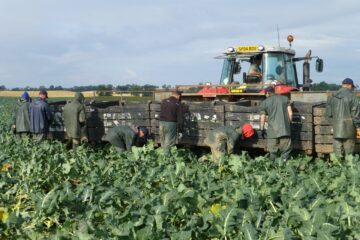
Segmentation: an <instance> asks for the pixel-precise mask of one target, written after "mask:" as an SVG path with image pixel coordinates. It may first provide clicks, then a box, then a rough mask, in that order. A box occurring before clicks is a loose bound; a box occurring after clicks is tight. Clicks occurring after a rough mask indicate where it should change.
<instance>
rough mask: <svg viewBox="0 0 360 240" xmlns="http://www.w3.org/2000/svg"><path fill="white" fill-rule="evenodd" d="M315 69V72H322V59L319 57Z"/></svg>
mask: <svg viewBox="0 0 360 240" xmlns="http://www.w3.org/2000/svg"><path fill="white" fill-rule="evenodd" d="M315 69H316V71H317V72H322V71H323V70H324V61H323V60H322V59H321V58H318V59H317V60H316V66H315Z"/></svg>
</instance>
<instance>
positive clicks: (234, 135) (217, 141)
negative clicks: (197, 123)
mask: <svg viewBox="0 0 360 240" xmlns="http://www.w3.org/2000/svg"><path fill="white" fill-rule="evenodd" d="M253 135H254V129H253V127H252V126H251V125H250V124H248V123H246V124H244V125H243V126H242V127H238V128H235V127H230V126H223V127H219V128H215V129H213V130H211V131H210V133H209V135H208V136H207V138H206V139H205V144H206V145H208V146H209V147H210V148H211V153H212V159H213V161H214V162H218V161H219V160H220V158H221V156H222V155H223V154H226V153H227V154H232V153H233V152H234V146H235V143H236V141H237V140H238V139H240V138H241V139H245V138H251V137H252V136H253Z"/></svg>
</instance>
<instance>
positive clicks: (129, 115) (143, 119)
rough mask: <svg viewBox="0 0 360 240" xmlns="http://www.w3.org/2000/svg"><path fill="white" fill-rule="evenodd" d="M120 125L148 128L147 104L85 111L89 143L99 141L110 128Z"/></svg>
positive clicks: (148, 110)
mask: <svg viewBox="0 0 360 240" xmlns="http://www.w3.org/2000/svg"><path fill="white" fill-rule="evenodd" d="M120 125H127V126H144V127H147V128H150V109H149V104H148V103H141V104H140V103H139V104H124V103H123V104H120V105H118V106H111V107H107V108H91V109H89V111H87V127H88V136H89V140H90V141H101V140H102V139H103V137H104V135H105V134H106V133H107V132H108V130H109V129H110V128H112V127H114V126H120Z"/></svg>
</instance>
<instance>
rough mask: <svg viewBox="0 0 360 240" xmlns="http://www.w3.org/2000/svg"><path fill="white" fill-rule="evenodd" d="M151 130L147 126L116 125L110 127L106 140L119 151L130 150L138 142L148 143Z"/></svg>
mask: <svg viewBox="0 0 360 240" xmlns="http://www.w3.org/2000/svg"><path fill="white" fill-rule="evenodd" d="M148 134H149V131H148V129H147V128H146V127H130V126H115V127H113V128H111V129H109V132H108V133H107V135H106V136H105V140H106V141H108V142H110V143H111V145H113V147H115V149H116V150H117V151H118V152H123V151H125V150H130V149H131V147H132V146H133V145H136V144H137V143H139V142H141V143H146V141H147V137H148Z"/></svg>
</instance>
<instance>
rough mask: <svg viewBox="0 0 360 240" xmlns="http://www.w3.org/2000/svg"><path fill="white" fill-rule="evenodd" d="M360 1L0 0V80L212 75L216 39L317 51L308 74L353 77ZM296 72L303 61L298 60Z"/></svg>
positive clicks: (111, 80) (357, 75)
mask: <svg viewBox="0 0 360 240" xmlns="http://www.w3.org/2000/svg"><path fill="white" fill-rule="evenodd" d="M359 12H360V1H358V0H328V1H319V0H312V1H311V0H303V1H283V0H274V1H265V0H259V1H247V0H222V1H220V0H181V1H171V0H152V1H149V0H136V1H135V0H133V1H125V0H61V1H60V0H58V1H55V0H31V1H29V0H0V85H5V86H6V87H8V88H13V87H25V86H30V87H39V86H50V85H55V86H58V85H61V86H63V87H72V86H80V85H98V84H112V85H125V84H141V85H143V84H154V85H158V86H161V85H163V84H170V85H172V86H174V85H180V84H183V85H185V84H198V83H200V82H212V83H218V82H219V79H220V74H221V69H222V61H221V60H217V59H214V57H215V56H217V55H219V54H220V53H221V52H222V51H223V50H224V49H226V48H227V47H230V46H238V45H257V44H261V45H275V46H276V45H277V44H278V34H277V30H276V29H277V26H279V34H280V43H281V46H288V43H287V41H286V36H287V35H288V34H292V35H293V36H294V37H295V40H294V42H293V49H295V50H296V54H297V56H299V57H301V56H304V55H305V54H306V52H307V51H308V50H309V49H311V50H312V54H313V56H315V55H316V56H320V57H321V58H323V60H324V71H323V72H322V73H317V72H315V69H314V66H315V61H314V60H313V61H312V68H311V73H312V76H311V78H312V79H313V81H314V82H320V81H326V82H329V83H339V82H341V80H342V79H344V78H345V77H350V78H352V79H353V80H354V81H355V82H356V83H357V84H360V41H359V38H360V14H359ZM297 67H298V73H300V75H299V79H302V75H301V72H302V70H301V69H302V65H301V64H298V66H297Z"/></svg>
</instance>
